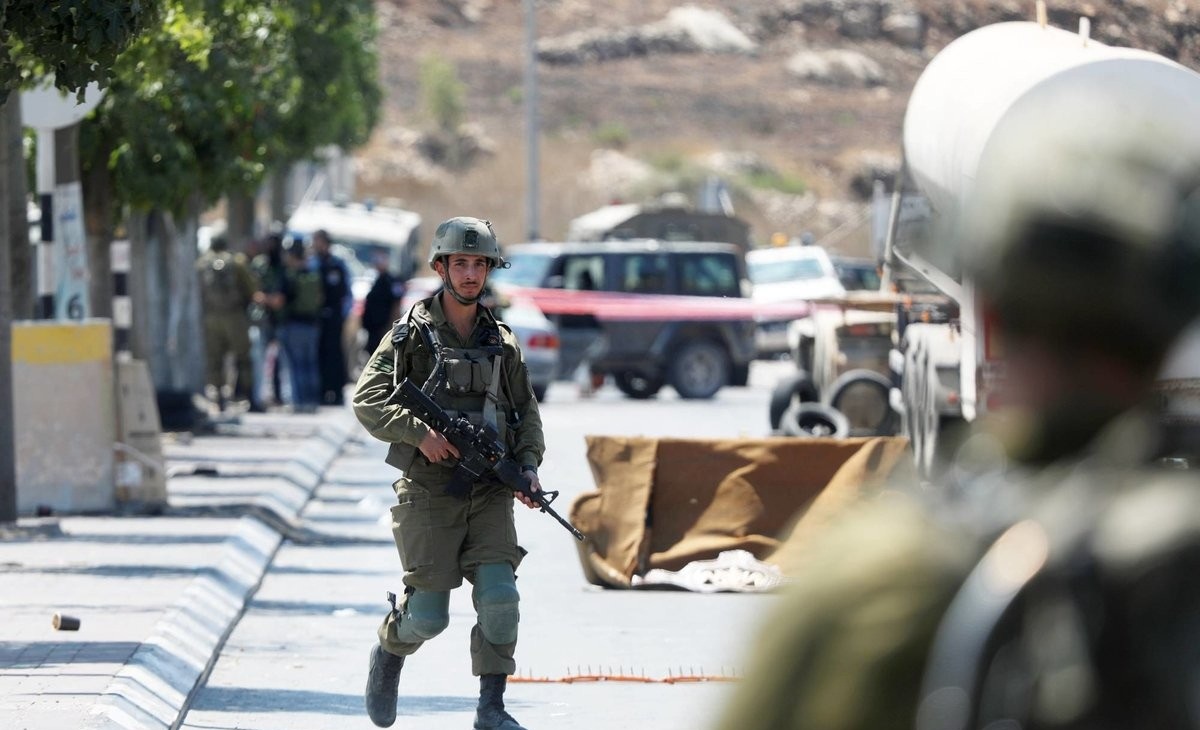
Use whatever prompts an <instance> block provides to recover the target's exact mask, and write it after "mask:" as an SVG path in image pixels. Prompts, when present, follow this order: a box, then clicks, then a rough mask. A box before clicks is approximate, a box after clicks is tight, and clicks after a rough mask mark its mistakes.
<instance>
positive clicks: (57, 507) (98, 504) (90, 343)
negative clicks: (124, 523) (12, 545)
mask: <svg viewBox="0 0 1200 730" xmlns="http://www.w3.org/2000/svg"><path fill="white" fill-rule="evenodd" d="M12 358H13V415H14V421H15V425H16V434H17V443H16V452H17V511H18V513H20V514H35V513H36V512H37V511H38V510H39V508H49V509H52V510H54V511H55V512H92V511H109V510H111V509H112V508H113V506H114V489H113V442H114V441H115V440H116V413H115V406H114V397H113V392H114V390H113V363H112V326H111V324H110V323H109V321H108V320H102V319H92V320H84V321H80V322H40V321H39V322H14V323H13V328H12Z"/></svg>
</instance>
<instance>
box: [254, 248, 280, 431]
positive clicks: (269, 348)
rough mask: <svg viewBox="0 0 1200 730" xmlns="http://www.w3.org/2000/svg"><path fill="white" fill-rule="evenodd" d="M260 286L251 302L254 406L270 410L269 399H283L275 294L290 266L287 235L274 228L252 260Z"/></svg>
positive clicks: (256, 281) (256, 409)
mask: <svg viewBox="0 0 1200 730" xmlns="http://www.w3.org/2000/svg"><path fill="white" fill-rule="evenodd" d="M250 271H251V273H253V274H254V279H255V283H256V284H257V289H256V291H255V292H254V303H253V304H252V305H251V306H250V360H251V363H252V364H253V366H254V394H253V395H254V397H253V398H252V399H251V401H250V410H251V411H254V412H261V411H265V410H266V406H267V404H268V403H269V402H272V401H273V402H275V403H282V402H283V394H282V393H281V392H280V391H281V390H282V389H281V388H280V384H279V365H278V364H279V356H278V354H279V346H278V345H279V343H278V339H277V337H276V332H275V330H276V327H277V326H278V324H279V316H280V315H279V312H277V311H276V310H275V309H272V308H271V306H270V304H269V301H270V299H271V297H273V296H274V295H277V294H279V293H280V292H282V291H283V281H284V276H285V272H286V269H285V267H284V265H283V235H282V233H281V231H280V230H278V229H276V228H272V230H271V232H270V233H268V234H267V235H266V236H265V237H264V238H263V239H262V241H261V242H260V250H259V251H258V253H257V254H256V255H255V256H254V258H253V259H251V261H250Z"/></svg>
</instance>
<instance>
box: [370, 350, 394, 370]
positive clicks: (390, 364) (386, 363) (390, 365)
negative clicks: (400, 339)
mask: <svg viewBox="0 0 1200 730" xmlns="http://www.w3.org/2000/svg"><path fill="white" fill-rule="evenodd" d="M370 367H371V369H372V370H374V371H375V372H377V373H382V374H384V375H391V374H392V373H394V372H396V361H395V359H393V358H392V354H391V353H390V352H381V353H379V354H378V355H376V356H375V358H374V359H373V360H371V365H370Z"/></svg>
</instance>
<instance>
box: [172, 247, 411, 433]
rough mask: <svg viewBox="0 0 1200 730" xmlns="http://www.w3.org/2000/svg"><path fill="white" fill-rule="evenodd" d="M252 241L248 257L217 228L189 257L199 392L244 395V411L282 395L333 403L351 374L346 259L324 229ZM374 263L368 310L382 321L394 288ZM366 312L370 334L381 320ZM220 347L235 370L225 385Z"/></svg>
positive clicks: (310, 406) (300, 409)
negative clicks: (198, 327)
mask: <svg viewBox="0 0 1200 730" xmlns="http://www.w3.org/2000/svg"><path fill="white" fill-rule="evenodd" d="M253 248H254V249H255V250H254V251H252V252H251V253H252V258H249V257H247V256H246V255H245V254H241V253H234V252H232V251H230V250H229V245H228V241H227V240H226V239H225V238H223V237H217V238H215V239H214V240H213V242H212V244H211V246H210V248H209V250H208V251H207V252H205V253H204V254H203V255H202V256H201V257H200V258H199V259H198V260H197V264H196V266H197V270H198V273H199V276H200V292H201V304H202V308H203V320H204V338H205V351H206V383H207V385H206V388H205V390H206V395H207V396H208V397H209V398H210V399H211V400H212V401H214V402H215V403H217V404H218V407H219V408H220V409H222V410H224V409H225V407H226V404H227V402H228V400H229V399H230V398H232V399H233V400H241V401H248V402H249V408H250V410H251V411H252V412H264V411H266V410H267V408H268V407H269V406H272V405H284V404H289V405H290V406H291V408H292V410H293V412H296V413H311V412H313V411H315V410H316V409H317V407H318V406H320V405H334V406H337V405H342V404H343V401H344V395H343V388H344V387H345V385H346V383H347V382H349V379H350V378H349V372H348V368H347V358H346V352H345V348H344V347H343V344H342V336H343V332H344V331H345V328H346V320H347V317H348V316H349V315H350V311H351V307H352V306H353V304H354V298H353V294H352V291H351V286H350V285H351V274H350V268H349V267H348V265H347V264H346V262H345V261H344V260H342V259H341V258H340V257H339V256H337V255H336V254H335V253H334V252H333V251H332V248H331V241H330V237H329V234H328V233H327V232H326V231H325V230H317V231H314V232H313V234H312V235H311V236H310V237H309V240H308V241H304V240H302V239H300V238H290V239H286V240H285V237H284V236H283V234H282V233H281V232H279V231H272V232H271V233H269V234H267V235H266V236H265V237H264V238H262V239H261V240H259V241H257V242H255V243H254V244H253ZM377 270H378V272H379V276H378V280H377V282H376V284H377V286H376V287H375V288H374V289H373V290H372V294H373V295H374V302H373V307H371V310H372V311H371V315H372V317H373V318H374V319H383V320H385V321H386V324H384V325H382V326H383V327H384V328H386V327H387V326H388V325H390V323H391V313H392V309H393V308H394V306H395V303H396V301H397V300H398V299H399V296H398V292H397V286H396V284H395V280H394V279H393V278H392V277H391V275H390V274H389V273H387V266H386V259H385V263H384V264H383V266H382V267H381V268H380V267H377ZM377 290H378V291H377ZM385 295H386V296H385ZM384 309H386V310H387V311H386V313H382V310H384ZM367 319H368V316H367V312H365V311H364V315H363V326H364V328H367V333H368V340H371V339H372V332H373V331H374V330H378V329H380V327H379V326H374V328H373V329H372V328H371V327H370V326H369V323H368V321H367ZM375 342H376V343H377V342H378V340H377V339H376V340H375ZM229 356H232V359H233V361H234V363H235V370H236V380H235V381H234V384H233V386H232V387H229V386H228V385H226V380H227V378H226V373H225V369H226V359H227V357H229ZM281 375H282V376H285V377H281Z"/></svg>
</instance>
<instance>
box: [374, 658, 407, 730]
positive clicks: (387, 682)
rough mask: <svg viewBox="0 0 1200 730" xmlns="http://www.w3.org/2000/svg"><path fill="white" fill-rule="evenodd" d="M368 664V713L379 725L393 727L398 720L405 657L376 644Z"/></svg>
mask: <svg viewBox="0 0 1200 730" xmlns="http://www.w3.org/2000/svg"><path fill="white" fill-rule="evenodd" d="M368 666H369V669H368V670H367V715H369V716H370V717H371V722H373V723H375V724H376V725H378V726H379V727H391V726H392V723H394V722H396V692H397V690H398V689H399V687H400V670H401V669H403V668H404V657H402V656H396V655H395V654H390V653H388V652H387V651H385V650H384V648H383V647H382V646H380V645H379V644H376V645H375V647H374V648H373V649H371V661H370V664H369V665H368Z"/></svg>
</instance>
